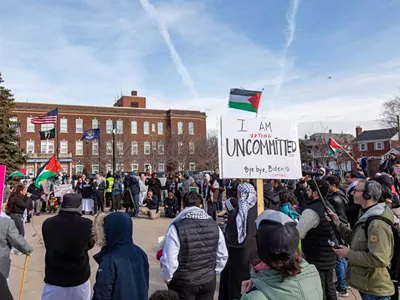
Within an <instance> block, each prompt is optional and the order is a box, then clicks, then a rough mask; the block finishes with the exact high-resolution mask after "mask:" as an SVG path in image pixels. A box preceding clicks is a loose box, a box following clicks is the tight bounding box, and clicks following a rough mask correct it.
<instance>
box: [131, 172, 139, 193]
mask: <svg viewBox="0 0 400 300" xmlns="http://www.w3.org/2000/svg"><path fill="white" fill-rule="evenodd" d="M130 184H131V186H130V188H131V194H132V196H134V195H138V194H139V193H140V183H139V178H138V177H137V176H132V177H131V179H130Z"/></svg>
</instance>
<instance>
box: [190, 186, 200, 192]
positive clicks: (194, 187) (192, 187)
mask: <svg viewBox="0 0 400 300" xmlns="http://www.w3.org/2000/svg"><path fill="white" fill-rule="evenodd" d="M189 191H190V192H195V193H198V192H199V188H198V187H197V186H191V187H189Z"/></svg>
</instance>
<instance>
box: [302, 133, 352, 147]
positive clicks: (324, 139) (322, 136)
mask: <svg viewBox="0 0 400 300" xmlns="http://www.w3.org/2000/svg"><path fill="white" fill-rule="evenodd" d="M329 138H333V139H334V140H336V141H337V142H338V143H339V144H340V143H350V142H351V141H353V139H354V136H353V135H352V134H350V133H325V132H319V133H314V134H312V135H310V136H309V137H308V138H307V139H304V140H303V142H304V143H305V144H306V145H307V146H313V145H319V144H321V143H328V140H329Z"/></svg>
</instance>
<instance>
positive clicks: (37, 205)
mask: <svg viewBox="0 0 400 300" xmlns="http://www.w3.org/2000/svg"><path fill="white" fill-rule="evenodd" d="M35 181H36V178H33V179H32V183H31V184H30V185H29V187H28V193H29V194H31V199H32V202H33V203H34V212H35V214H36V215H37V216H40V211H41V209H42V199H41V197H42V194H43V188H42V186H41V185H40V186H39V187H36V185H35Z"/></svg>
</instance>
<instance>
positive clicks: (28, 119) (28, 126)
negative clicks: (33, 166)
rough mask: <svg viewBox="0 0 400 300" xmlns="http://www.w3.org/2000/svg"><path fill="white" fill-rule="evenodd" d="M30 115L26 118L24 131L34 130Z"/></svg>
mask: <svg viewBox="0 0 400 300" xmlns="http://www.w3.org/2000/svg"><path fill="white" fill-rule="evenodd" d="M32 119H33V118H32V117H28V118H26V132H35V124H32Z"/></svg>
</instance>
